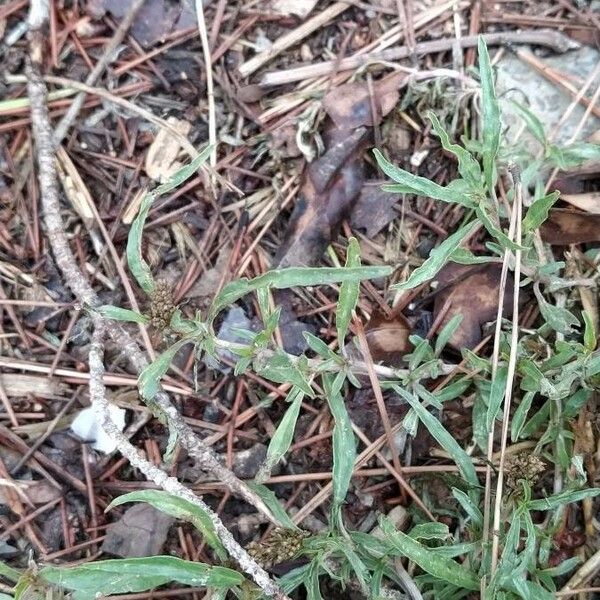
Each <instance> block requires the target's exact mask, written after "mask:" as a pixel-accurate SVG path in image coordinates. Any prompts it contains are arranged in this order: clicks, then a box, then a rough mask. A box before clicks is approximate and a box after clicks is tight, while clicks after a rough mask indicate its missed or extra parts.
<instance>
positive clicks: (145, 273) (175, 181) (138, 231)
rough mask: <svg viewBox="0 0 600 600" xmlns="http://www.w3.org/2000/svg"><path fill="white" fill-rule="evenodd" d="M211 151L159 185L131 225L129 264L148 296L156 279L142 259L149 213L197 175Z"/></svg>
mask: <svg viewBox="0 0 600 600" xmlns="http://www.w3.org/2000/svg"><path fill="white" fill-rule="evenodd" d="M211 150H212V147H211V146H208V147H206V148H205V149H204V150H203V151H202V152H200V154H198V156H197V157H196V158H194V160H192V161H191V162H190V163H189V164H187V165H185V166H184V167H182V168H181V169H179V170H178V171H177V172H176V173H174V174H173V176H172V177H171V178H170V179H169V181H166V182H165V183H163V184H162V185H159V186H158V187H157V188H156V189H155V190H153V191H152V192H150V193H149V194H147V195H146V196H144V198H143V200H142V203H141V205H140V210H139V212H138V214H137V216H136V218H135V219H134V221H133V223H132V224H131V229H130V230H129V237H128V239H127V264H128V265H129V270H130V271H131V274H132V275H133V276H134V277H135V280H136V281H137V282H138V284H139V286H140V287H141V288H142V289H143V290H144V291H145V292H146V294H151V293H152V291H153V290H154V279H153V278H152V273H151V271H150V267H149V266H148V263H147V262H146V261H145V260H144V259H143V257H142V235H143V232H144V224H145V223H146V218H147V217H148V211H149V210H150V207H151V206H152V203H153V202H154V200H156V198H158V197H159V196H161V195H162V194H166V193H167V192H170V191H171V190H173V189H175V188H176V187H177V186H179V185H181V184H182V183H183V182H184V181H186V180H187V179H189V178H190V177H191V176H192V175H193V174H194V173H196V171H197V170H198V169H199V168H200V166H201V165H202V164H203V163H204V162H205V161H206V159H207V158H208V156H209V155H210V152H211Z"/></svg>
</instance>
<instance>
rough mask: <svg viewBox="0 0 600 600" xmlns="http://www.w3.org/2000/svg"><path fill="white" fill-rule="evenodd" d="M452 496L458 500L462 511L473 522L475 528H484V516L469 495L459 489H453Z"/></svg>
mask: <svg viewBox="0 0 600 600" xmlns="http://www.w3.org/2000/svg"><path fill="white" fill-rule="evenodd" d="M452 495H453V496H454V497H455V498H456V499H457V500H458V502H459V504H460V505H461V506H462V509H463V510H464V511H465V512H466V513H467V515H469V518H470V519H471V522H472V523H473V525H474V526H475V527H483V514H482V513H481V510H479V506H477V504H475V503H474V502H473V501H472V500H471V498H469V496H467V494H465V493H464V492H463V491H462V490H459V489H458V488H452Z"/></svg>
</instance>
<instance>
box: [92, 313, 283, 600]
mask: <svg viewBox="0 0 600 600" xmlns="http://www.w3.org/2000/svg"><path fill="white" fill-rule="evenodd" d="M105 332H106V328H105V323H104V322H103V321H102V320H100V319H95V323H94V333H93V336H92V343H91V345H90V354H89V365H90V401H91V404H92V406H94V407H95V408H96V410H97V411H98V413H99V414H100V416H101V419H102V421H101V422H102V428H103V429H104V431H105V432H106V433H107V435H109V436H110V437H111V438H112V439H113V440H114V441H115V443H116V444H117V448H118V449H119V452H120V453H121V454H122V455H123V456H124V457H126V458H127V460H128V461H129V462H130V464H131V465H132V466H133V467H135V468H137V469H139V470H140V471H141V472H142V473H143V474H144V475H145V476H146V478H147V479H149V480H150V481H153V482H154V483H155V484H156V485H158V486H159V487H161V488H162V489H163V490H165V491H166V492H169V493H170V494H173V495H174V496H177V497H178V498H181V499H184V500H187V501H188V502H191V503H192V504H194V505H195V506H197V507H198V508H200V510H202V512H204V513H205V514H206V515H208V517H209V518H210V520H211V522H212V524H213V527H214V529H215V533H216V534H217V535H218V536H219V540H220V541H221V543H222V544H223V546H225V549H226V550H227V552H228V553H229V555H230V556H231V557H232V558H233V559H234V560H235V561H236V562H237V563H238V564H239V566H240V568H241V569H242V570H243V571H244V572H245V573H247V574H248V575H250V577H252V579H253V580H254V581H255V582H256V584H257V585H258V586H259V587H260V588H261V589H262V590H263V592H264V593H265V594H266V595H267V596H269V597H271V598H275V599H276V600H290V599H289V598H288V597H287V596H286V595H285V594H284V593H283V592H282V591H281V589H280V588H279V586H278V585H277V584H276V583H275V582H274V581H273V580H272V579H271V578H270V577H269V575H268V573H267V572H266V571H265V570H264V569H263V568H262V567H261V566H260V565H259V564H258V563H257V562H256V561H255V560H254V559H253V558H252V557H251V556H249V555H248V553H247V552H246V551H245V550H244V549H243V548H242V547H241V546H240V545H239V544H238V543H237V542H236V541H235V539H234V538H233V536H232V535H231V533H230V532H229V530H228V529H227V528H226V527H225V525H223V522H222V521H221V519H220V518H219V517H218V515H217V514H216V513H214V512H213V511H212V509H210V508H209V507H208V505H207V504H205V503H204V501H203V500H201V499H200V498H199V497H198V496H196V494H194V493H193V492H192V491H191V490H189V489H188V488H186V487H185V486H184V485H182V484H181V483H179V481H178V480H177V479H175V478H174V477H169V476H168V475H167V474H166V473H165V472H164V471H162V470H161V469H159V468H158V467H156V466H155V465H153V464H152V463H151V462H150V461H148V460H146V459H145V458H144V457H143V456H142V454H141V452H140V451H139V450H138V449H137V448H136V447H135V446H133V445H132V444H131V443H130V442H129V440H128V439H127V438H126V437H125V436H124V435H123V434H122V433H121V431H119V429H118V427H117V426H116V425H115V424H114V422H113V420H112V418H111V416H110V411H109V405H108V400H107V399H106V394H105V388H104V383H103V382H102V379H103V376H104V342H103V339H104V334H105Z"/></svg>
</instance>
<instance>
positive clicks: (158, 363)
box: [138, 340, 191, 400]
mask: <svg viewBox="0 0 600 600" xmlns="http://www.w3.org/2000/svg"><path fill="white" fill-rule="evenodd" d="M189 343H191V340H179V341H178V342H175V343H174V344H173V345H172V346H171V347H170V348H169V349H167V350H165V351H164V352H163V353H162V354H161V355H160V356H158V357H157V358H156V360H154V362H152V363H150V364H149V365H148V366H147V367H146V368H145V369H144V370H143V371H142V372H141V373H140V376H139V379H138V387H139V389H140V394H141V395H142V398H144V399H146V400H152V399H153V398H154V396H156V394H157V393H158V391H159V389H160V380H161V377H162V376H163V375H164V374H165V373H166V372H167V371H168V370H169V367H170V366H171V362H173V358H174V357H175V355H176V354H177V352H179V350H180V349H181V348H183V346H185V345H186V344H189Z"/></svg>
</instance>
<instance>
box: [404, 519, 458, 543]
mask: <svg viewBox="0 0 600 600" xmlns="http://www.w3.org/2000/svg"><path fill="white" fill-rule="evenodd" d="M407 535H408V537H410V538H412V539H413V540H417V541H420V540H445V539H447V538H448V537H449V536H450V530H449V529H448V525H446V524H445V523H438V522H436V521H434V522H431V523H419V524H417V525H415V526H414V527H413V528H412V529H411V530H410V531H409V532H408V534H407Z"/></svg>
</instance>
